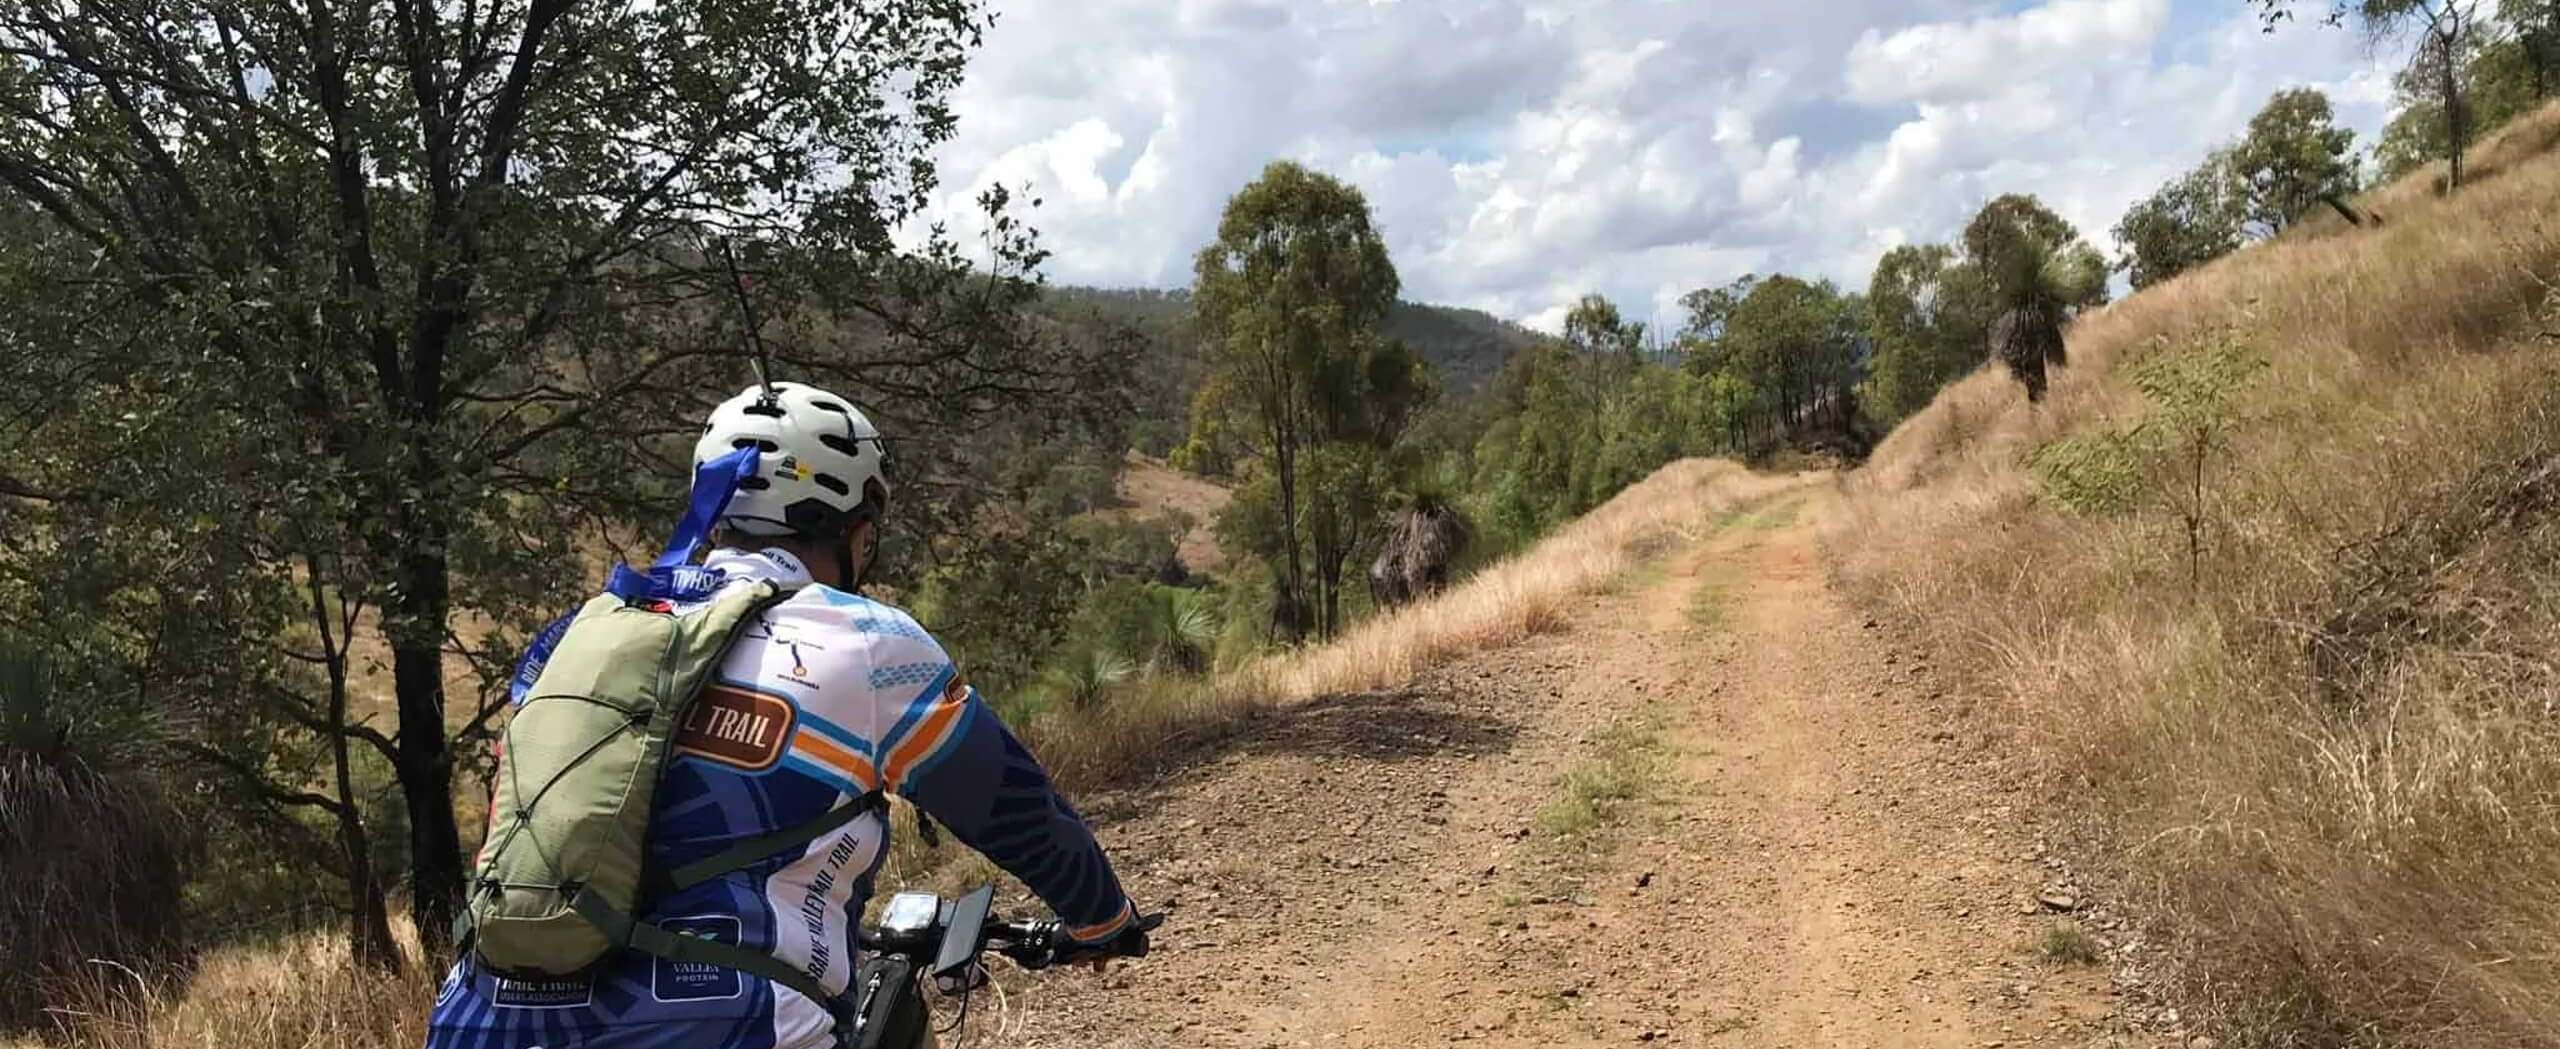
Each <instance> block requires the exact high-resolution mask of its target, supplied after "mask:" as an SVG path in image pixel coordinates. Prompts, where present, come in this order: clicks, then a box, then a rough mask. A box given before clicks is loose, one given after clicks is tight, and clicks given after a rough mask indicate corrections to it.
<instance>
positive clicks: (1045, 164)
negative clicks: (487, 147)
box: [941, 0, 2392, 329]
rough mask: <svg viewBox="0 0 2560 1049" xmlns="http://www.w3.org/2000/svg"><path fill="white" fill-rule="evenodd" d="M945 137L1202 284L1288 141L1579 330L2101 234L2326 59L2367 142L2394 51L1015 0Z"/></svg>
mask: <svg viewBox="0 0 2560 1049" xmlns="http://www.w3.org/2000/svg"><path fill="white" fill-rule="evenodd" d="M998 6H999V10H1000V12H1001V14H1000V17H999V20H998V22H997V24H996V27H995V29H994V31H993V32H992V33H991V34H990V36H989V38H988V41H987V46H986V49H985V50H984V51H983V52H982V53H981V54H980V55H979V57H978V59H977V61H976V62H975V63H973V65H972V68H971V71H970V81H969V83H968V85H967V87H966V88H965V89H964V90H963V92H962V94H961V97H960V99H959V109H960V113H961V120H962V123H961V131H960V136H959V139H958V140H957V141H956V142H954V143H953V144H952V145H951V146H949V147H948V148H946V149H945V150H944V151H943V152H942V154H941V160H942V164H943V176H944V185H945V187H946V190H947V197H946V199H945V201H944V203H943V206H942V208H941V210H942V211H943V212H944V217H945V218H947V219H948V220H949V221H951V222H952V223H953V225H954V227H955V228H957V229H961V230H966V229H967V228H968V227H969V221H968V220H969V217H970V216H969V212H970V210H971V209H970V207H969V206H968V200H969V199H970V198H971V197H973V196H974V195H975V193H976V192H977V190H978V189H979V188H981V187H983V186H984V185H986V184H987V183H988V182H990V181H1001V182H1003V183H1004V184H1006V185H1009V186H1015V187H1020V186H1024V185H1028V186H1030V187H1031V188H1032V190H1033V192H1034V193H1035V194H1037V195H1039V196H1041V197H1042V198H1044V201H1045V202H1044V204H1043V206H1042V207H1041V208H1039V209H1038V210H1037V211H1036V212H1033V213H1031V215H1030V217H1031V219H1032V221H1033V223H1034V224H1035V225H1036V226H1037V227H1038V228H1039V229H1040V230H1041V231H1042V234H1043V239H1044V242H1045V244H1046V246H1047V247H1048V248H1050V249H1051V250H1052V251H1054V252H1055V253H1056V254H1055V258H1054V260H1053V261H1052V262H1051V263H1050V266H1049V276H1050V279H1051V280H1052V281H1054V282H1061V283H1074V284H1102V285H1114V286H1156V287H1176V286H1181V285H1184V284H1187V283H1189V279H1190V258H1191V255H1192V254H1193V253H1194V252H1195V251H1197V250H1198V249H1199V248H1200V246H1201V245H1202V244H1203V243H1205V242H1206V241H1207V239H1208V237H1209V235H1210V233H1211V232H1212V230H1213V229H1214V228H1215V226H1216V224H1217V218H1218V210H1219V208H1220V207H1221V206H1222V205H1223V204H1224V203H1225V201H1226V198H1227V197H1228V195H1230V194H1232V193H1233V192H1235V190H1236V189H1237V188H1238V187H1240V186H1242V185H1243V184H1244V183H1246V182H1247V181H1249V180H1251V179H1252V178H1253V176H1254V175H1255V173H1256V172H1258V171H1259V170H1260V169H1261V167H1262V165H1263V164H1264V163H1266V162H1268V161H1270V160H1272V159H1274V158H1281V157H1286V158H1292V159H1296V160H1299V161H1301V162H1304V163H1308V164H1310V165H1313V166H1315V167H1318V168H1321V169H1323V170H1325V171H1328V172H1331V173H1333V174H1335V175H1337V176H1340V177H1342V178H1345V179H1348V180H1350V181H1351V182H1352V183H1354V184H1356V185H1358V186H1359V187H1360V188H1361V189H1362V190H1363V191H1364V192H1365V193H1366V194H1367V195H1368V198H1369V202H1370V205H1371V207H1372V209H1373V211H1374V213H1375V216H1376V219H1377V221H1378V223H1379V225H1380V226H1381V228H1382V229H1383V231H1384V233H1385V235H1386V238H1387V243H1388V247H1389V249H1390V251H1391V252H1392V253H1393V256H1394V259H1395V263H1396V267H1397V270H1398V272H1399V273H1400V274H1401V276H1402V277H1403V281H1404V297H1406V298H1409V299H1417V300H1421V301H1426V302H1440V303H1449V304H1454V305H1462V306H1472V307H1476V308H1479V309H1484V310H1488V311H1491V312H1493V313H1496V314H1499V315H1502V316H1505V317H1510V318H1513V319H1516V320H1521V321H1524V322H1528V323H1531V324H1533V325H1536V326H1539V327H1546V328H1550V329H1552V328H1553V327H1554V326H1555V325H1556V323H1557V322H1558V321H1559V320H1560V319H1561V318H1562V316H1563V309H1564V306H1565V304H1566V303H1568V302H1570V301H1571V300H1572V299H1573V298H1575V297H1577V296H1579V295H1580V294H1582V293H1583V292H1585V291H1591V290H1598V291H1601V292H1603V293H1605V294H1608V295H1609V296H1610V297H1611V298H1613V299H1616V300H1618V302H1619V303H1620V305H1621V308H1623V309H1625V310H1626V311H1627V312H1629V313H1630V314H1632V315H1633V316H1635V317H1637V318H1639V319H1651V318H1655V317H1657V316H1658V317H1659V318H1660V319H1662V320H1663V321H1666V322H1668V321H1672V320H1674V319H1676V317H1677V314H1678V311H1677V308H1676V306H1675V300H1677V298H1678V297H1679V296H1680V294H1681V293H1683V292H1685V291H1687V290H1689V289H1691V288H1696V287H1700V286H1703V285H1708V284H1720V283H1723V282H1725V281H1727V280H1730V279H1732V278H1734V277H1736V276H1739V275H1741V274H1743V273H1749V272H1758V273H1764V274H1765V273H1769V272H1772V271H1786V272H1791V273H1797V274H1804V275H1810V276H1819V277H1829V278H1832V279H1835V280H1838V281H1841V282H1842V283H1843V284H1846V285H1852V286H1858V287H1863V286H1864V285H1865V283H1866V278H1867V274H1868V272H1869V270H1870V269H1871V268H1872V266H1873V265H1874V262H1875V259H1876V257H1877V256H1878V255H1880V254H1882V253H1883V252H1884V251H1885V250H1886V249H1888V248H1890V247H1892V246H1893V245H1895V244H1898V243H1903V242H1906V241H1925V240H1943V239H1948V238H1949V237H1951V236H1952V234H1953V233H1954V231H1955V230H1956V229H1957V228H1959V227H1960V226H1961V225H1962V224H1963V222H1964V220H1965V218H1966V217H1968V216H1969V215H1970V214H1971V212H1972V209H1973V208H1974V207H1976V206H1978V205H1979V204H1980V203H1981V202H1982V201H1983V200H1985V199H1987V198H1988V197H1990V196H1992V195H1995V194H1998V193H2003V192H2011V191H2021V190H2023V191H2027V192H2032V193H2035V194H2038V195H2039V196H2042V197H2043V198H2044V199H2045V200H2046V201H2047V202H2049V203H2051V204H2052V205H2054V206H2055V207H2056V208H2057V209H2058V210H2060V211H2061V212H2062V213H2063V214H2064V215H2065V216H2066V217H2068V218H2070V219H2071V220H2073V221H2074V222H2076V223H2077V224H2079V226H2080V227H2081V229H2082V230H2083V231H2084V232H2085V233H2088V234H2089V235H2090V236H2091V237H2092V239H2093V240H2095V241H2097V242H2099V243H2100V244H2101V246H2103V247H2107V248H2109V249H2110V250H2111V251H2112V249H2113V245H2112V243H2111V242H2109V241H2108V240H2107V237H2106V234H2105V232H2104V231H2105V230H2106V229H2108V228H2109V227H2112V226H2113V225H2114V224H2115V220H2116V218H2117V217H2118V216H2119V215H2120V214H2122V212H2123V211H2124V208H2125V206H2126V205H2127V204H2129V203H2131V202H2132V201H2133V200H2135V199H2137V198H2139V197H2141V196H2142V195H2144V194H2145V193H2147V192H2149V191H2150V189H2151V188H2152V187H2154V186H2156V185H2158V184H2159V183H2160V182H2161V181H2162V180H2164V179H2166V178H2167V177H2169V176H2170V175H2173V174H2175V173H2177V172H2178V171H2180V170H2183V169H2185V168H2186V167H2188V166H2190V165H2192V164H2193V163H2194V162H2195V161H2196V160H2197V158H2199V157H2200V156H2202V155H2203V153H2204V152H2205V151H2206V150H2207V149H2208V148H2210V147H2211V146H2213V145H2214V144H2216V143H2218V142H2221V141H2223V140H2226V139H2229V138H2232V137H2234V136H2236V135H2237V134H2238V132H2239V130H2240V128H2241V127H2242V126H2243V125H2244V124H2245V123H2246V122H2247V121H2248V118H2249V115H2250V114H2251V113H2253V112H2254V111H2255V110H2256V108H2257V107H2258V106H2259V105H2260V104H2261V103H2263V102H2264V101H2265V99H2266V97H2267V96H2268V95H2269V94H2270V93H2272V92H2274V91H2276V90H2278V89H2280V88H2284V87H2288V86H2293V85H2301V84H2309V85H2312V86H2316V87H2319V88H2321V89H2323V90H2326V91H2327V92H2329V94H2330V97H2331V98H2332V99H2334V100H2336V101H2337V102H2338V104H2339V108H2340V117H2341V119H2342V120H2343V121H2344V122H2346V123H2348V124H2349V125H2351V126H2353V127H2355V128H2356V129H2357V130H2358V131H2359V142H2360V143H2361V142H2363V141H2367V140H2369V139H2370V137H2371V134H2372V132H2373V131H2374V130H2375V129H2377V128H2378V127H2379V126H2380V124H2381V122H2382V120H2383V118H2384V117H2385V115H2386V112H2387V107H2388V104H2389V87H2388V84H2389V78H2388V76H2387V71H2386V70H2385V69H2384V68H2383V66H2385V65H2387V64H2388V63H2389V61H2390V59H2391V57H2392V56H2390V55H2387V54H2385V55H2381V56H2376V55H2373V54H2370V53H2368V50H2367V48H2366V47H2365V45H2364V44H2363V42H2362V40H2361V38H2360V37H2359V36H2358V35H2357V34H2355V33H2352V32H2347V31H2341V30H2335V29H2322V28H2319V27H2316V26H2310V25H2302V24H2295V25H2291V26H2287V27H2285V28H2283V29H2281V30H2279V31H2278V32H2277V33H2275V34H2272V35H2268V34H2262V33H2260V32H2259V30H2258V25H2257V22H2256V19H2255V17H2254V16H2253V15H2251V14H2250V12H2249V10H2248V9H2247V7H2246V6H2245V5H2243V4H2242V3H2240V2H2239V0H2044V2H2033V0H2026V2H2021V0H2008V2H1998V0H1543V2H1541V0H998Z"/></svg>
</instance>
